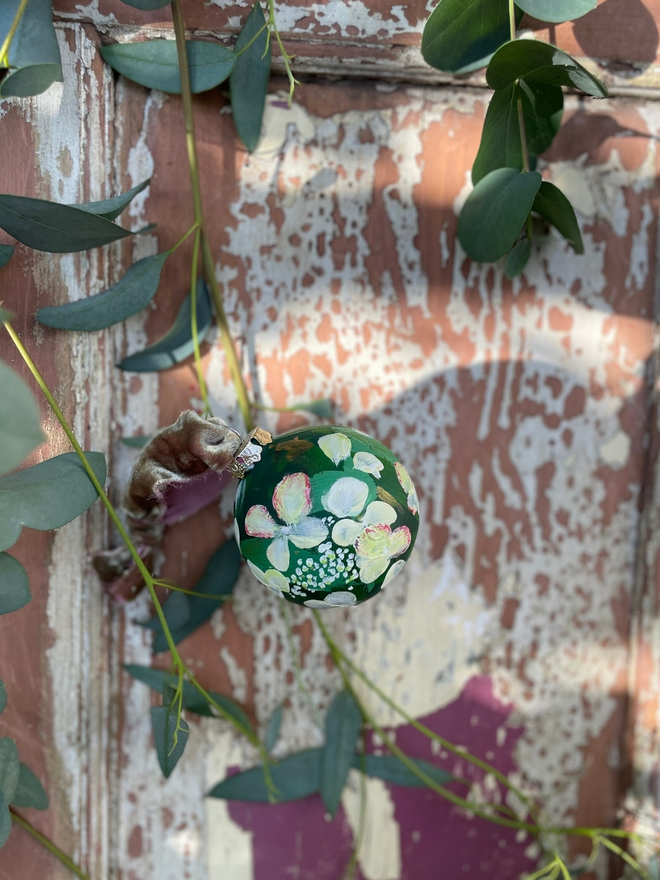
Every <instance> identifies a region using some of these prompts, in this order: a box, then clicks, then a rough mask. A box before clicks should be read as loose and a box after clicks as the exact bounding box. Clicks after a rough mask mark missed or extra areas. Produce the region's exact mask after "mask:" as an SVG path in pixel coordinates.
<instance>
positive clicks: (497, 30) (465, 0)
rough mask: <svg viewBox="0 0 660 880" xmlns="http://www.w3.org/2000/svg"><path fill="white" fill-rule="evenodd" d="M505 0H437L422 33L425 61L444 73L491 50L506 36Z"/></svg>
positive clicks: (460, 66) (506, 12) (455, 70)
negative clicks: (438, 0)
mask: <svg viewBox="0 0 660 880" xmlns="http://www.w3.org/2000/svg"><path fill="white" fill-rule="evenodd" d="M509 30H510V29H509V3H508V0H440V2H439V3H438V5H437V6H436V7H435V9H434V10H433V12H432V13H431V15H430V17H429V19H428V21H427V22H426V26H425V28H424V33H423V34H422V55H423V56H424V60H425V61H426V62H427V64H430V65H431V67H435V68H436V69H437V70H444V71H447V72H448V73H457V72H459V71H461V72H463V69H464V68H466V67H468V66H470V65H472V64H474V63H476V62H480V61H482V60H485V59H486V58H487V57H488V56H489V55H491V54H492V53H493V52H495V50H496V49H498V48H499V47H500V46H501V45H502V43H505V42H506V41H507V40H508V39H509V36H510V33H509Z"/></svg>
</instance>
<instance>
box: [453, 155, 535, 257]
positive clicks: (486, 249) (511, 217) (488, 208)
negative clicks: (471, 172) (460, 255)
mask: <svg viewBox="0 0 660 880" xmlns="http://www.w3.org/2000/svg"><path fill="white" fill-rule="evenodd" d="M540 185H541V175H540V174H539V173H538V171H527V172H523V173H522V174H521V173H519V172H518V171H516V170H515V169H514V168H499V169H498V170H497V171H491V172H490V174H487V175H486V177H484V178H482V179H481V180H480V181H479V183H478V184H477V185H476V186H475V188H474V190H473V191H472V192H471V193H470V195H469V196H468V199H467V201H466V202H465V205H464V206H463V210H462V212H461V216H460V218H459V220H458V237H459V239H460V242H461V244H462V246H463V249H464V250H465V252H466V253H467V254H468V256H470V257H472V259H473V260H477V261H478V262H480V263H492V262H494V261H495V260H499V258H500V257H503V256H504V254H506V253H508V252H509V251H510V250H511V248H512V247H513V245H514V243H515V241H516V239H517V238H518V236H519V234H520V230H521V229H522V226H523V223H524V222H525V220H526V219H527V217H528V216H529V212H530V211H531V209H532V204H533V202H534V197H535V196H536V193H537V192H538V190H539V187H540Z"/></svg>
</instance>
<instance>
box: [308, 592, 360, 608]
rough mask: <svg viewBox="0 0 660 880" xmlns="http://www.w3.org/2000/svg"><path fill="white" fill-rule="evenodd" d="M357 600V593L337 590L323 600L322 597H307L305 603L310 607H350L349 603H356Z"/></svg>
mask: <svg viewBox="0 0 660 880" xmlns="http://www.w3.org/2000/svg"><path fill="white" fill-rule="evenodd" d="M356 602H357V598H356V597H355V593H349V592H348V591H344V590H337V592H335V593H328V595H327V596H326V597H325V599H324V600H323V601H321V600H320V599H307V601H306V602H305V605H306V606H307V607H308V608H348V606H349V605H355V603H356Z"/></svg>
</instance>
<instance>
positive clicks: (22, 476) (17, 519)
mask: <svg viewBox="0 0 660 880" xmlns="http://www.w3.org/2000/svg"><path fill="white" fill-rule="evenodd" d="M86 455H87V460H88V461H89V464H90V465H91V468H92V470H93V471H94V474H95V475H96V478H97V479H98V481H99V482H100V483H101V485H103V484H104V483H105V477H106V465H105V456H104V455H103V454H102V453H101V452H88V453H86ZM97 498H98V495H97V493H96V489H95V488H94V485H93V483H92V481H91V480H90V479H89V477H88V476H87V474H86V472H85V470H84V468H83V466H82V463H81V461H80V459H79V458H78V456H77V455H76V453H75V452H65V453H64V454H63V455H56V456H55V457H54V458H49V459H47V460H46V461H42V462H40V463H39V464H35V465H34V466H33V467H29V468H24V469H23V470H22V471H18V473H15V474H10V476H8V477H2V479H0V550H6V549H7V548H9V547H11V546H12V544H15V543H16V541H17V540H18V538H19V535H20V534H21V529H22V528H23V526H27V527H28V528H30V529H41V530H42V531H43V530H47V529H59V528H60V526H63V525H65V524H66V523H68V522H71V520H72V519H75V518H76V517H77V516H80V514H81V513H84V512H85V511H86V510H87V508H88V507H91V506H92V504H93V503H94V502H95V501H96V499H97Z"/></svg>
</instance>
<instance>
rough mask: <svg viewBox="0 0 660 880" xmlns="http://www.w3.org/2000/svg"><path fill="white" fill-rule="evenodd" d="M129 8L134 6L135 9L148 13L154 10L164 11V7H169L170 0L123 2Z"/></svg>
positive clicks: (126, 0)
mask: <svg viewBox="0 0 660 880" xmlns="http://www.w3.org/2000/svg"><path fill="white" fill-rule="evenodd" d="M122 2H123V3H125V4H126V5H127V6H132V7H133V9H144V10H145V11H147V12H150V11H152V10H154V9H162V8H163V6H167V5H168V4H169V2H170V0H122Z"/></svg>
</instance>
